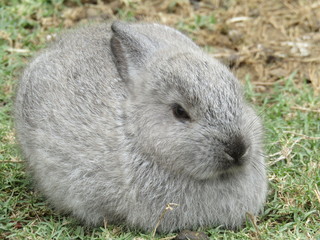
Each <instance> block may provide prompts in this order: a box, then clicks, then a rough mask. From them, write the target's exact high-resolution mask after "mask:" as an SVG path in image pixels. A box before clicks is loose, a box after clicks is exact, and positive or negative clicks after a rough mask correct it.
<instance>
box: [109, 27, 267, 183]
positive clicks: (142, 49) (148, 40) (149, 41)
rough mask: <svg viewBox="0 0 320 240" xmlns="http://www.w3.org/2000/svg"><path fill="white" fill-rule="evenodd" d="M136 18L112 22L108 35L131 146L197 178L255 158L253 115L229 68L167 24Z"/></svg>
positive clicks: (232, 170)
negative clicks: (125, 97) (124, 90)
mask: <svg viewBox="0 0 320 240" xmlns="http://www.w3.org/2000/svg"><path fill="white" fill-rule="evenodd" d="M137 26H138V27H136V25H134V24H132V25H128V24H124V23H121V22H116V23H114V24H113V25H112V29H113V37H112V40H111V49H112V52H113V54H114V61H115V63H116V65H117V68H118V71H119V74H120V75H121V77H122V78H123V79H124V80H125V81H126V84H127V88H128V101H127V103H126V117H127V127H126V131H127V137H128V138H130V141H131V143H132V145H131V148H132V152H135V153H138V154H140V155H143V156H145V157H146V159H150V160H151V161H156V162H157V164H158V165H159V166H163V167H165V168H166V169H167V170H168V171H172V172H173V173H174V174H184V175H188V176H192V177H193V178H195V179H199V180H205V179H210V178H214V177H217V176H219V175H221V174H223V175H226V176H228V175H232V174H237V173H238V172H241V171H245V169H246V168H247V166H248V165H250V164H252V165H254V164H255V162H257V163H259V162H260V161H262V157H261V146H260V144H259V142H260V139H261V129H262V126H261V123H260V121H259V119H258V117H257V116H256V114H255V113H254V111H253V110H252V109H251V107H249V106H248V104H247V103H246V102H245V100H244V99H243V93H242V90H241V87H240V85H239V83H238V81H237V80H236V79H235V77H234V76H233V75H232V73H231V72H230V71H229V70H228V69H227V68H226V67H225V66H224V65H222V64H221V63H219V62H218V61H217V60H215V59H212V58H211V57H209V56H208V55H207V54H205V53H204V52H202V51H201V50H200V48H198V47H197V46H196V45H195V44H194V43H193V42H192V41H191V40H190V39H188V38H187V37H185V36H184V35H183V34H181V33H179V32H178V31H176V30H174V29H172V28H168V27H163V26H160V25H157V24H152V27H151V24H145V25H141V24H139V25H137ZM149 29H152V31H151V30H150V31H149Z"/></svg>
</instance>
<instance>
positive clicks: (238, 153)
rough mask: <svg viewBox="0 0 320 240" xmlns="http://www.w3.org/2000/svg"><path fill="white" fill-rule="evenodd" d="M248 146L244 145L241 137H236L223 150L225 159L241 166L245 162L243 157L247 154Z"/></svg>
mask: <svg viewBox="0 0 320 240" xmlns="http://www.w3.org/2000/svg"><path fill="white" fill-rule="evenodd" d="M248 149H249V147H248V145H247V144H246V143H245V141H244V139H243V137H241V136H236V137H234V139H233V141H231V143H230V144H228V146H227V148H226V149H225V153H226V156H227V159H228V160H230V161H232V162H234V163H235V164H237V165H241V164H243V162H244V161H245V155H246V154H247V153H248Z"/></svg>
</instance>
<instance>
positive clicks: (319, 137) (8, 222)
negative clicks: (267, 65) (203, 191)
mask: <svg viewBox="0 0 320 240" xmlns="http://www.w3.org/2000/svg"><path fill="white" fill-rule="evenodd" d="M129 2H130V1H129ZM63 9H64V5H63V4H62V1H57V0H56V1H45V0H41V1H35V0H29V1H19V0H14V1H9V0H5V1H2V3H0V26H1V29H0V66H1V68H0V90H1V91H0V139H1V141H0V239H118V240H119V239H136V240H138V239H152V236H151V234H143V233H139V232H129V231H127V230H125V227H124V226H107V227H101V228H95V229H87V228H85V227H82V226H80V225H79V224H78V223H77V222H76V221H75V220H73V219H72V218H70V217H66V216H59V215H58V214H56V213H55V212H54V211H52V210H51V209H50V207H49V206H48V205H47V204H46V202H45V200H44V199H43V198H42V197H41V196H40V195H39V194H37V193H35V192H33V191H32V187H31V186H30V182H29V179H28V177H27V175H26V174H25V171H24V167H23V162H22V161H21V158H20V156H19V153H18V151H17V147H16V145H15V140H14V130H13V120H12V107H13V96H14V87H15V85H16V83H17V80H18V76H19V73H20V71H21V69H22V67H23V66H25V64H26V62H27V60H28V58H30V57H31V56H33V54H34V53H35V52H36V50H38V49H40V48H42V47H43V46H44V44H45V41H46V40H45V39H46V36H47V35H48V34H53V33H55V32H58V31H59V30H60V29H61V28H62V26H61V25H59V22H58V24H56V25H54V26H49V27H44V25H45V24H43V22H41V21H42V20H43V19H45V18H47V19H50V18H53V19H55V18H57V19H59V18H61V13H62V10H63ZM133 16H134V12H133V11H132V9H131V10H130V9H129V10H127V9H119V10H118V17H120V18H132V17H133ZM214 22H215V19H214V17H213V16H196V18H195V21H194V25H192V26H185V25H183V23H178V24H177V25H178V27H179V28H182V29H189V30H188V31H196V30H197V29H199V28H203V27H204V26H207V27H211V26H212V24H214ZM248 79H249V78H248ZM245 89H246V95H247V97H248V99H249V100H250V101H252V102H254V104H255V106H257V110H258V111H259V112H260V113H261V116H262V117H263V118H264V121H265V129H266V152H267V155H269V157H268V167H269V174H268V175H269V183H270V189H269V194H268V202H267V204H266V206H265V209H264V212H263V214H262V215H261V216H260V217H259V218H258V222H257V224H256V226H255V225H254V224H252V222H250V221H248V222H247V225H246V227H245V228H243V229H242V230H240V231H238V232H234V231H228V230H223V229H220V228H213V229H210V230H207V233H208V234H209V235H210V237H211V238H212V239H259V238H260V239H320V231H319V229H320V213H319V211H320V192H319V188H320V174H319V169H320V157H319V156H320V113H319V109H320V97H319V95H316V94H315V93H314V91H313V89H312V87H311V86H310V84H308V82H307V81H304V79H300V81H299V83H297V81H295V74H294V73H293V74H292V76H291V77H290V78H288V79H282V80H281V81H279V82H277V83H275V84H274V85H272V86H271V87H269V88H268V89H267V91H265V92H263V93H257V92H255V91H254V86H253V85H252V84H251V83H250V81H246V84H245ZM171 236H173V235H171ZM165 237H170V235H169V236H157V237H156V239H161V238H165Z"/></svg>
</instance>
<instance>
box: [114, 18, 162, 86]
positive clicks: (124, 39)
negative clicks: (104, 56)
mask: <svg viewBox="0 0 320 240" xmlns="http://www.w3.org/2000/svg"><path fill="white" fill-rule="evenodd" d="M111 29H112V31H113V36H112V38H111V50H112V53H113V55H114V59H115V65H116V67H117V69H118V71H119V74H120V76H121V77H122V78H123V79H124V80H126V81H127V80H128V79H130V75H131V74H134V73H135V72H137V71H138V70H139V68H140V67H142V66H143V65H144V63H145V62H146V60H147V59H148V57H149V56H150V54H152V53H153V52H154V51H155V50H156V49H157V47H158V45H159V43H157V42H156V41H152V40H151V39H150V38H148V37H147V36H146V35H144V34H143V33H141V32H138V31H137V30H136V29H135V28H134V27H133V26H131V25H130V24H127V23H123V22H120V21H116V22H114V23H113V24H112V26H111Z"/></svg>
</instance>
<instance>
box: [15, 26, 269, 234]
mask: <svg viewBox="0 0 320 240" xmlns="http://www.w3.org/2000/svg"><path fill="white" fill-rule="evenodd" d="M15 127H16V134H17V140H18V142H19V144H20V148H21V151H22V154H23V156H24V158H25V160H26V165H27V169H28V170H29V172H30V174H31V176H32V179H33V181H34V183H35V186H36V188H37V189H38V191H40V192H41V193H42V194H43V195H44V196H45V197H46V199H47V201H48V202H49V203H50V204H51V206H53V208H54V209H56V210H57V212H59V213H61V214H69V215H72V216H73V217H74V218H75V219H78V221H79V223H81V224H84V225H86V226H92V227H94V226H100V225H103V223H104V222H107V223H108V224H118V225H119V224H121V225H125V226H127V227H128V229H136V230H141V231H144V232H150V231H153V229H155V228H156V229H157V232H159V233H169V232H176V231H181V230H184V229H189V230H195V229H199V228H210V227H216V226H222V227H224V228H228V229H238V228H240V227H241V226H243V224H244V222H245V219H246V213H247V212H249V213H252V214H254V215H256V214H259V213H260V212H261V210H262V208H263V206H264V203H265V201H266V194H267V177H266V167H265V159H264V157H263V155H264V153H263V126H262V121H261V119H260V117H259V116H258V115H257V114H256V113H255V111H254V110H253V107H252V106H251V105H250V104H249V103H247V102H246V100H245V98H244V95H243V90H242V87H241V84H240V83H239V81H238V80H237V79H236V78H235V76H234V75H233V74H232V73H231V71H230V70H229V69H228V68H227V67H226V66H224V65H223V64H221V63H220V62H219V61H218V60H216V59H214V58H212V57H211V56H210V55H209V54H207V53H205V52H204V51H203V50H202V49H201V48H200V47H199V46H198V45H196V44H195V43H194V42H193V41H192V40H191V39H190V38H188V37H187V36H185V35H184V34H183V33H181V32H179V31H178V30H175V29H173V28H171V27H168V26H165V25H161V24H158V23H143V22H140V23H139V22H137V23H126V22H123V21H114V22H112V23H100V24H91V25H88V26H82V27H78V28H76V29H73V30H69V31H67V32H66V33H64V34H62V36H61V37H59V38H58V39H57V40H56V41H55V42H54V43H52V44H51V45H50V46H49V47H48V48H47V49H46V50H43V51H42V52H40V54H38V55H37V56H36V57H34V59H33V60H32V61H31V63H30V64H29V66H28V67H27V68H26V69H25V71H24V72H23V74H22V77H21V79H20V83H19V84H18V88H17V94H16V101H15ZM168 204H171V205H170V206H174V207H172V210H164V209H165V208H166V206H168ZM172 204H174V205H172Z"/></svg>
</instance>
